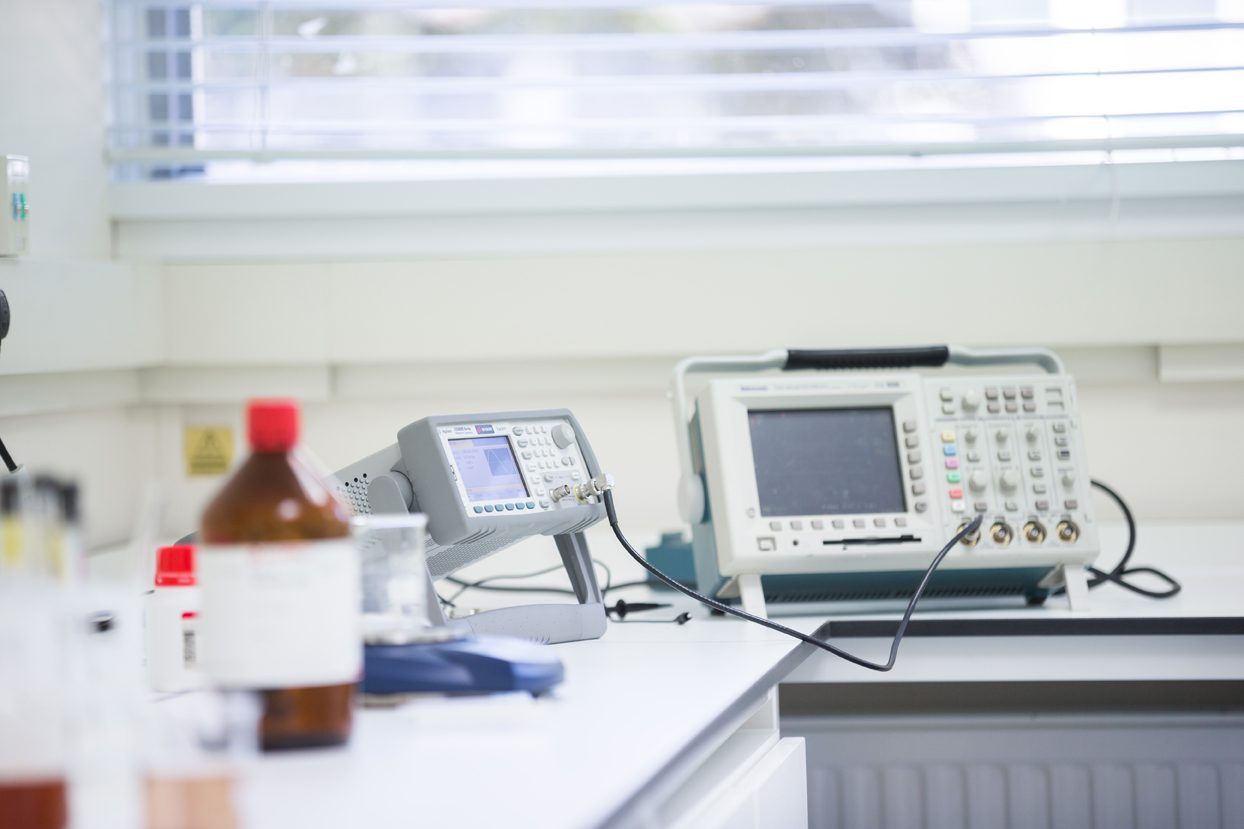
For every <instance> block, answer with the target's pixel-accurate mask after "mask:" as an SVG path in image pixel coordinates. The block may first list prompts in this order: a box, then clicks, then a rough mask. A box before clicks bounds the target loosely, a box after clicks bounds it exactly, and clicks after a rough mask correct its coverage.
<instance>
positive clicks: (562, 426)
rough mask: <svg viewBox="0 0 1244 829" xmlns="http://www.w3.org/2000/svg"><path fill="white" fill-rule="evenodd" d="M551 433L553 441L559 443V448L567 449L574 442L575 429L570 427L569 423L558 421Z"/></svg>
mask: <svg viewBox="0 0 1244 829" xmlns="http://www.w3.org/2000/svg"><path fill="white" fill-rule="evenodd" d="M551 434H552V436H553V442H554V443H556V444H557V448H558V449H565V448H566V447H567V446H569V445H570V444H572V443H574V429H571V428H570V424H569V423H558V424H557V425H556V426H554V427H553V430H552V432H551Z"/></svg>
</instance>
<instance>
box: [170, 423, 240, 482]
mask: <svg viewBox="0 0 1244 829" xmlns="http://www.w3.org/2000/svg"><path fill="white" fill-rule="evenodd" d="M182 449H183V451H184V453H185V456H186V474H187V475H223V474H225V473H226V472H228V471H229V466H230V465H231V464H232V463H233V427H231V426H187V427H185V429H184V431H183V432H182Z"/></svg>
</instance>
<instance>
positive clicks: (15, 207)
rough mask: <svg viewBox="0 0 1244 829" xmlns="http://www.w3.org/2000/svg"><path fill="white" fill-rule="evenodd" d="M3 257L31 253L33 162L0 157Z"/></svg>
mask: <svg viewBox="0 0 1244 829" xmlns="http://www.w3.org/2000/svg"><path fill="white" fill-rule="evenodd" d="M0 161H2V162H3V168H2V169H0V173H3V175H0V256H25V255H26V254H28V253H30V159H29V158H27V157H26V156H24V155H5V156H0Z"/></svg>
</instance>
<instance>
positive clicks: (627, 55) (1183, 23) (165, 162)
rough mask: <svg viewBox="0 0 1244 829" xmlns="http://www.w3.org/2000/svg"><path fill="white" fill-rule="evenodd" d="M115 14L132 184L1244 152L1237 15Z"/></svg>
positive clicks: (119, 97) (832, 11)
mask: <svg viewBox="0 0 1244 829" xmlns="http://www.w3.org/2000/svg"><path fill="white" fill-rule="evenodd" d="M107 10H108V24H109V33H108V42H109V50H108V53H109V60H110V71H109V73H108V74H109V88H110V101H111V122H110V124H109V147H110V154H111V159H112V162H113V164H114V167H115V169H116V170H117V173H118V175H119V176H120V177H123V178H152V177H176V176H202V175H211V174H212V172H213V170H218V169H223V165H229V164H232V165H234V167H235V168H236V166H237V165H238V164H243V165H245V164H256V163H268V164H270V163H272V162H299V161H302V162H305V161H317V162H333V161H337V162H342V161H345V162H349V161H370V162H385V161H401V160H417V159H447V158H455V159H533V158H537V159H636V158H653V159H657V158H690V157H702V158H722V157H726V158H729V157H745V156H757V157H784V156H808V157H818V156H819V157H833V156H852V157H870V156H871V157H877V156H880V157H905V158H922V157H926V156H930V155H946V154H956V155H977V156H984V155H986V154H993V153H1007V154H1015V153H1042V152H1050V151H1066V150H1094V151H1113V150H1128V149H1147V150H1170V151H1177V150H1184V149H1187V148H1216V149H1225V148H1238V147H1240V146H1241V145H1244V0H1095V2H1084V1H1083V0H873V1H872V2H865V1H864V0H825V2H818V3H812V2H801V1H800V0H773V1H772V2H735V1H734V0H718V1H717V2H713V3H701V2H677V3H671V2H646V0H531V2H522V0H482V2H475V3H470V4H453V3H452V2H450V3H443V2H435V1H434V0H428V1H427V2H420V0H415V1H414V2H403V3H398V2H385V1H384V0H371V2H363V0H360V1H359V2H351V1H350V0H335V2H334V1H333V0H271V2H244V1H243V0H199V2H167V0H164V1H163V2H161V1H158V0H110V2H109V3H108V6H107ZM1171 157H1175V156H1174V154H1173V153H1172V155H1171ZM299 169H302V170H304V171H305V170H306V169H308V165H306V164H302V165H301V166H300V168H299Z"/></svg>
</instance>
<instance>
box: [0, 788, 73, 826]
mask: <svg viewBox="0 0 1244 829" xmlns="http://www.w3.org/2000/svg"><path fill="white" fill-rule="evenodd" d="M68 823H69V807H68V803H67V798H66V790H65V781H64V780H63V779H52V780H30V781H21V782H19V781H15V780H11V781H0V829H64V827H65V826H66V825H68Z"/></svg>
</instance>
